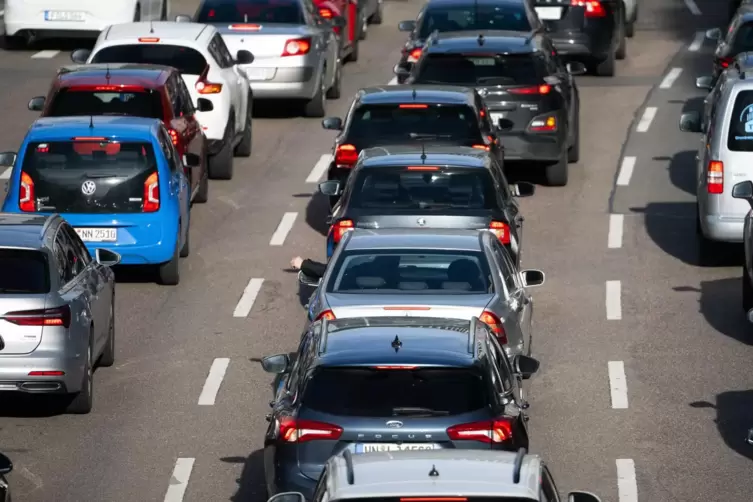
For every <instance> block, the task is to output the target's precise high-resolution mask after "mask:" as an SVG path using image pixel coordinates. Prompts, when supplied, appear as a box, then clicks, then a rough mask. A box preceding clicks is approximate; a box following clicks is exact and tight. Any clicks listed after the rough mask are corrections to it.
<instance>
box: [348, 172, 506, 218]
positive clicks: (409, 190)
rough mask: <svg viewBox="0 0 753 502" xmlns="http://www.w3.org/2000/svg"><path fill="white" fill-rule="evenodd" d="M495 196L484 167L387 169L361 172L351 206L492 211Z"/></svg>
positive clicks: (362, 207) (357, 178) (359, 207)
mask: <svg viewBox="0 0 753 502" xmlns="http://www.w3.org/2000/svg"><path fill="white" fill-rule="evenodd" d="M417 167H420V166H417ZM496 197H497V195H496V191H495V189H494V181H493V180H492V176H491V174H489V172H488V171H487V170H486V169H484V168H478V169H452V168H446V169H442V170H438V171H411V170H409V169H407V168H405V167H386V168H368V169H362V170H361V171H360V172H359V173H358V175H357V177H356V180H355V183H354V185H353V189H352V192H351V196H350V204H349V205H350V207H353V208H357V209H423V210H426V211H433V210H440V209H448V208H464V209H493V208H496V207H497V199H496Z"/></svg>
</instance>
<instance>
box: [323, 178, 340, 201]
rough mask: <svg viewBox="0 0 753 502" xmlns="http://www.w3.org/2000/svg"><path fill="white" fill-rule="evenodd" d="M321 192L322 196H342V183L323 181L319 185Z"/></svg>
mask: <svg viewBox="0 0 753 502" xmlns="http://www.w3.org/2000/svg"><path fill="white" fill-rule="evenodd" d="M319 192H320V193H321V194H322V195H328V196H330V197H337V196H338V195H340V182H339V181H337V180H329V181H323V182H322V183H319Z"/></svg>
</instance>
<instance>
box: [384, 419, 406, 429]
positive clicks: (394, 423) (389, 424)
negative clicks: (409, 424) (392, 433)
mask: <svg viewBox="0 0 753 502" xmlns="http://www.w3.org/2000/svg"><path fill="white" fill-rule="evenodd" d="M386 425H387V427H389V428H390V429H399V428H400V427H402V426H403V423H402V422H401V421H400V420H389V421H388V422H387V424H386Z"/></svg>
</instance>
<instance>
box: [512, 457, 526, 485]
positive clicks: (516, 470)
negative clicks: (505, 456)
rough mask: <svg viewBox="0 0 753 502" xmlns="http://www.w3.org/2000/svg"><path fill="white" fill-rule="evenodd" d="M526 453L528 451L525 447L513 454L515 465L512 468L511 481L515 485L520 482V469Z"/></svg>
mask: <svg viewBox="0 0 753 502" xmlns="http://www.w3.org/2000/svg"><path fill="white" fill-rule="evenodd" d="M526 453H528V451H527V450H526V449H525V448H521V449H519V450H518V453H517V454H516V455H515V466H514V467H513V469H512V482H513V483H515V484H516V485H517V484H518V483H520V470H521V469H522V468H523V459H524V458H525V456H526Z"/></svg>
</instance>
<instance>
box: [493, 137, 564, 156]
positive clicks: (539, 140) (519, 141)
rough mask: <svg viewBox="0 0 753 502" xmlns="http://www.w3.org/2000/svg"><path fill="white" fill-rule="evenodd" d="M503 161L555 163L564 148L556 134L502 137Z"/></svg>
mask: <svg viewBox="0 0 753 502" xmlns="http://www.w3.org/2000/svg"><path fill="white" fill-rule="evenodd" d="M502 145H503V146H504V147H505V161H507V162H515V161H524V160H528V161H534V162H557V161H558V160H559V159H560V158H561V157H562V152H563V150H564V149H565V146H564V145H563V144H562V140H561V139H560V136H559V135H557V134H528V133H520V134H514V135H509V136H508V135H505V136H502Z"/></svg>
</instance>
